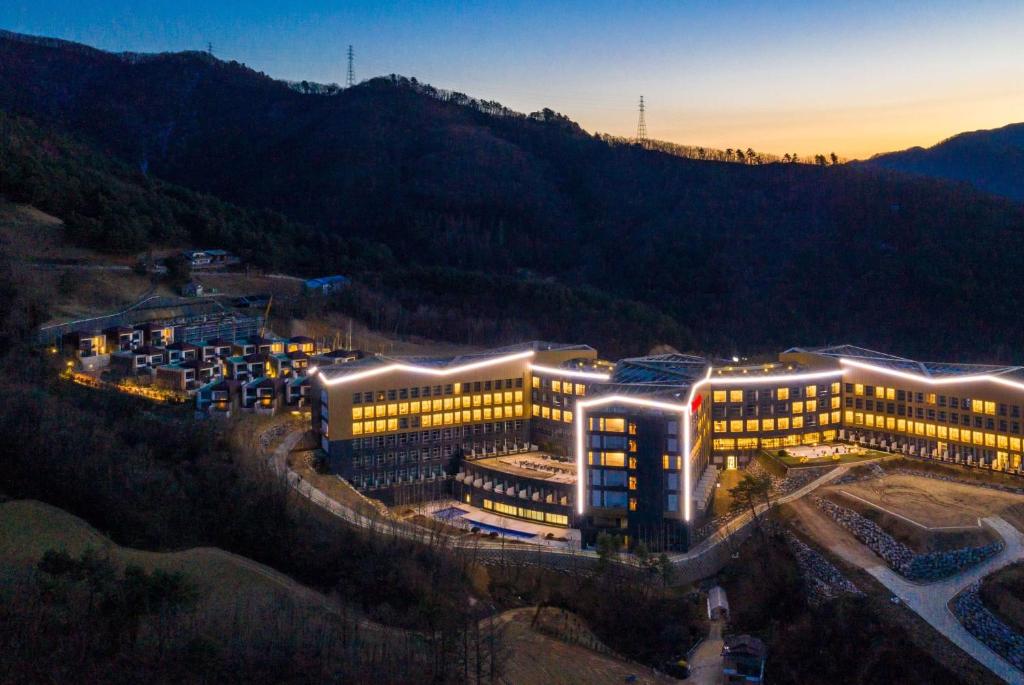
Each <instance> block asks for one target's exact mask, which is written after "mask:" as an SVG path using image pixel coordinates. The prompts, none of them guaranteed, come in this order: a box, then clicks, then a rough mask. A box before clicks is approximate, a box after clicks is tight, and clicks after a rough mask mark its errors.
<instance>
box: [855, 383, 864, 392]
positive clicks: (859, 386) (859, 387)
mask: <svg viewBox="0 0 1024 685" xmlns="http://www.w3.org/2000/svg"><path fill="white" fill-rule="evenodd" d="M853 394H854V395H863V394H864V385H863V384H861V383H856V384H854V386H853Z"/></svg>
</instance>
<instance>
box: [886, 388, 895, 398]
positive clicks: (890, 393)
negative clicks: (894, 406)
mask: <svg viewBox="0 0 1024 685" xmlns="http://www.w3.org/2000/svg"><path fill="white" fill-rule="evenodd" d="M885 399H887V400H894V399H896V388H886V389H885Z"/></svg>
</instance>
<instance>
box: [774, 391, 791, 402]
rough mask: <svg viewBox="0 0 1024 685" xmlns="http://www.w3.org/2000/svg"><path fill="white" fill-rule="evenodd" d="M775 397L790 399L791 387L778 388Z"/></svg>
mask: <svg viewBox="0 0 1024 685" xmlns="http://www.w3.org/2000/svg"><path fill="white" fill-rule="evenodd" d="M775 399H778V400H788V399H789V388H778V389H776V390H775Z"/></svg>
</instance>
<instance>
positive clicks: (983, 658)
mask: <svg viewBox="0 0 1024 685" xmlns="http://www.w3.org/2000/svg"><path fill="white" fill-rule="evenodd" d="M797 510H798V511H799V512H800V513H801V520H802V521H803V522H804V523H805V524H806V525H807V529H808V533H809V534H810V535H811V536H812V537H814V539H815V541H816V542H818V543H819V544H821V545H822V546H823V547H826V548H827V549H829V550H830V551H831V552H833V553H834V554H836V555H837V556H839V557H841V558H842V559H844V560H845V561H847V562H848V563H850V564H853V565H854V566H858V567H859V568H862V569H864V570H865V571H867V572H868V573H869V574H871V575H872V576H873V577H874V578H875V579H876V580H877V581H878V582H880V583H881V584H882V585H884V586H885V587H886V588H887V589H888V590H889V591H890V592H891V593H892V594H894V595H895V596H896V597H899V599H900V601H902V602H903V603H904V604H905V605H907V606H908V607H910V608H911V609H912V610H913V611H914V612H916V613H917V614H918V615H919V616H921V618H923V619H924V620H925V621H927V622H928V623H929V624H930V625H931V626H932V627H933V628H935V629H936V630H937V631H939V632H940V633H942V634H943V635H944V636H945V637H946V638H947V639H948V640H949V641H950V642H952V643H953V644H955V645H956V646H957V647H960V648H961V649H962V650H964V651H965V652H967V653H968V654H970V655H971V656H972V657H974V658H975V659H976V660H977V661H978V662H979V663H981V664H982V665H983V666H985V667H986V668H988V669H989V670H990V671H992V672H993V673H995V674H996V675H997V676H999V677H1000V678H1002V679H1003V680H1005V681H1006V682H1008V683H1022V684H1024V673H1021V672H1020V671H1018V670H1017V669H1016V668H1014V667H1013V666H1012V665H1011V664H1010V663H1009V662H1008V661H1006V659H1004V658H1002V657H1001V656H999V655H998V654H996V653H995V652H993V651H992V650H991V649H989V648H988V647H987V646H985V644H984V643H982V642H981V641H980V640H978V639H977V638H976V637H974V636H973V635H971V633H970V632H968V631H967V629H966V628H964V626H963V625H962V624H961V623H960V621H958V620H957V619H956V617H955V616H954V615H953V612H952V611H950V609H949V606H948V605H949V602H950V601H951V600H952V599H953V598H954V597H955V596H956V595H957V594H959V593H960V592H961V591H962V590H963V589H964V588H966V587H967V586H968V585H971V584H972V583H974V582H976V581H978V580H981V579H982V578H984V577H985V576H987V575H989V574H991V573H994V572H995V571H997V570H999V569H1000V568H1002V567H1003V566H1006V565H1007V564H1011V563H1013V562H1015V561H1017V560H1019V559H1022V558H1024V535H1022V534H1021V532H1020V531H1019V530H1017V529H1016V528H1014V527H1013V526H1012V525H1010V524H1009V523H1007V522H1006V521H1005V520H1004V519H1002V518H1001V517H999V516H990V517H988V518H985V519H982V520H983V521H984V522H985V523H987V524H988V525H989V526H991V527H992V529H993V530H995V531H996V532H997V533H998V534H999V536H1000V537H1002V539H1003V542H1004V543H1005V544H1006V548H1005V549H1004V550H1003V551H1002V552H1000V553H999V554H997V555H996V556H994V557H992V558H990V559H988V560H987V561H984V562H982V563H981V564H978V565H977V566H974V567H972V568H969V569H967V570H966V571H964V572H963V573H960V574H957V575H955V576H953V577H951V578H946V579H945V580H940V581H936V582H934V583H927V584H919V583H913V582H911V581H909V580H907V579H906V578H904V577H903V576H901V575H899V574H898V573H896V572H895V571H893V570H892V569H891V568H889V566H887V565H886V564H884V563H880V562H881V560H880V559H879V558H878V557H877V556H875V554H874V553H872V552H871V551H870V550H868V548H867V547H865V546H864V545H862V544H861V543H860V542H858V541H856V540H855V539H853V537H852V536H851V535H850V534H849V533H847V532H846V531H845V530H844V529H842V528H840V527H839V526H838V525H836V524H835V523H833V522H832V521H831V519H828V518H827V517H825V516H823V515H820V512H817V510H816V509H814V508H813V506H812V505H810V504H807V503H801V505H800V506H799V507H797Z"/></svg>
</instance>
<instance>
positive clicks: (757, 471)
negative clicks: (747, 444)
mask: <svg viewBox="0 0 1024 685" xmlns="http://www.w3.org/2000/svg"><path fill="white" fill-rule="evenodd" d="M833 468H835V466H834V465H832V464H829V465H828V466H813V467H807V468H800V469H789V470H788V471H787V472H786V476H785V477H780V476H775V475H772V474H771V473H769V472H768V471H767V470H766V469H765V468H764V466H762V465H761V463H760V462H759V461H757V460H756V459H752V460H751V461H750V463H749V464H747V472H748V473H750V474H752V475H755V476H768V478H770V479H771V481H772V492H773V493H774V494H775V495H777V496H780V497H781V496H784V495H788V494H790V493H793V492H796V491H797V490H799V489H800V488H802V487H804V486H805V485H807V484H808V483H810V482H811V481H813V480H815V479H816V478H820V477H821V476H823V475H824V474H825V473H827V472H829V471H831V470H832V469H833Z"/></svg>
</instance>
